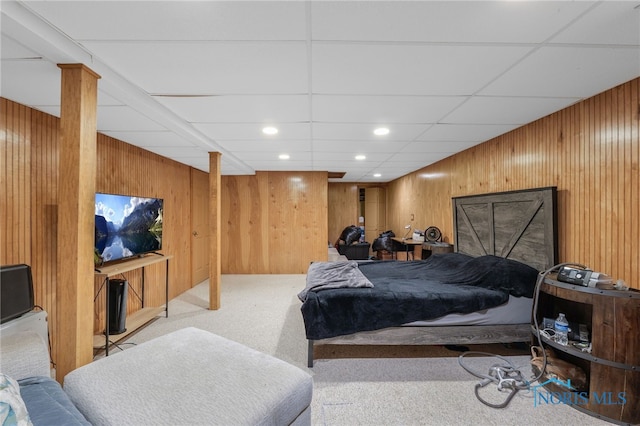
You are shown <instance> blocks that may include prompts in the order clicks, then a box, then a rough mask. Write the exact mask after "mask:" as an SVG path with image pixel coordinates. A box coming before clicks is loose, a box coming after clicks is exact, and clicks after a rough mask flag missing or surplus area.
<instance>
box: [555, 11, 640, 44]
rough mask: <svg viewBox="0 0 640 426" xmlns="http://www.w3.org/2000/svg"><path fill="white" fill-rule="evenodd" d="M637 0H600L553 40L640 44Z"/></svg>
mask: <svg viewBox="0 0 640 426" xmlns="http://www.w3.org/2000/svg"><path fill="white" fill-rule="evenodd" d="M637 6H638V2H637V1H601V2H598V4H597V6H596V7H594V8H592V9H591V10H590V11H589V13H587V14H586V15H585V16H583V17H582V18H581V19H580V20H579V21H577V22H576V23H575V24H573V25H571V26H570V27H568V28H567V29H566V30H564V31H562V32H561V33H560V34H558V35H557V36H555V37H553V38H552V39H551V40H550V41H551V42H552V43H578V44H601V45H614V44H627V45H634V46H640V8H638V7H637Z"/></svg>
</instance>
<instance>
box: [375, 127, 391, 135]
mask: <svg viewBox="0 0 640 426" xmlns="http://www.w3.org/2000/svg"><path fill="white" fill-rule="evenodd" d="M373 134H374V135H377V136H384V135H388V134H389V129H388V128H386V127H378V128H377V129H375V130H374V131H373Z"/></svg>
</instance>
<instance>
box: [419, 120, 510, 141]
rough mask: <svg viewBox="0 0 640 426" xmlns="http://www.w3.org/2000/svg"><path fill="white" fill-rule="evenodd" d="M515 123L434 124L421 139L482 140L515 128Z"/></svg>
mask: <svg viewBox="0 0 640 426" xmlns="http://www.w3.org/2000/svg"><path fill="white" fill-rule="evenodd" d="M517 127H518V125H516V124H446V123H441V124H434V125H433V126H431V127H430V128H429V129H428V130H427V131H426V132H424V133H423V134H422V135H420V137H419V138H418V140H421V141H471V142H476V141H478V142H484V141H487V140H489V139H491V138H494V137H496V136H500V135H502V134H504V133H507V132H509V131H511V130H513V129H515V128H517Z"/></svg>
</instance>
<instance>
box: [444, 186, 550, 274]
mask: <svg viewBox="0 0 640 426" xmlns="http://www.w3.org/2000/svg"><path fill="white" fill-rule="evenodd" d="M452 201H453V226H454V234H455V235H454V240H455V250H456V251H457V252H460V253H465V254H468V255H471V256H482V255H486V254H493V255H496V256H500V257H506V258H509V259H513V260H518V261H520V262H523V263H526V264H528V265H530V266H532V267H534V268H536V269H537V270H539V271H542V270H545V269H547V268H550V267H551V266H553V265H556V264H557V263H558V237H557V234H558V232H557V230H558V220H557V216H558V214H557V189H556V187H546V188H536V189H526V190H520V191H509V192H497V193H492V194H482V195H470V196H464V197H454V198H452Z"/></svg>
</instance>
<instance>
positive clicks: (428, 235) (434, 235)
mask: <svg viewBox="0 0 640 426" xmlns="http://www.w3.org/2000/svg"><path fill="white" fill-rule="evenodd" d="M424 238H425V240H427V241H429V242H430V243H435V242H437V241H440V239H441V238H442V233H441V232H440V230H439V229H438V228H436V227H435V226H430V227H428V228H427V230H426V231H424Z"/></svg>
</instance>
